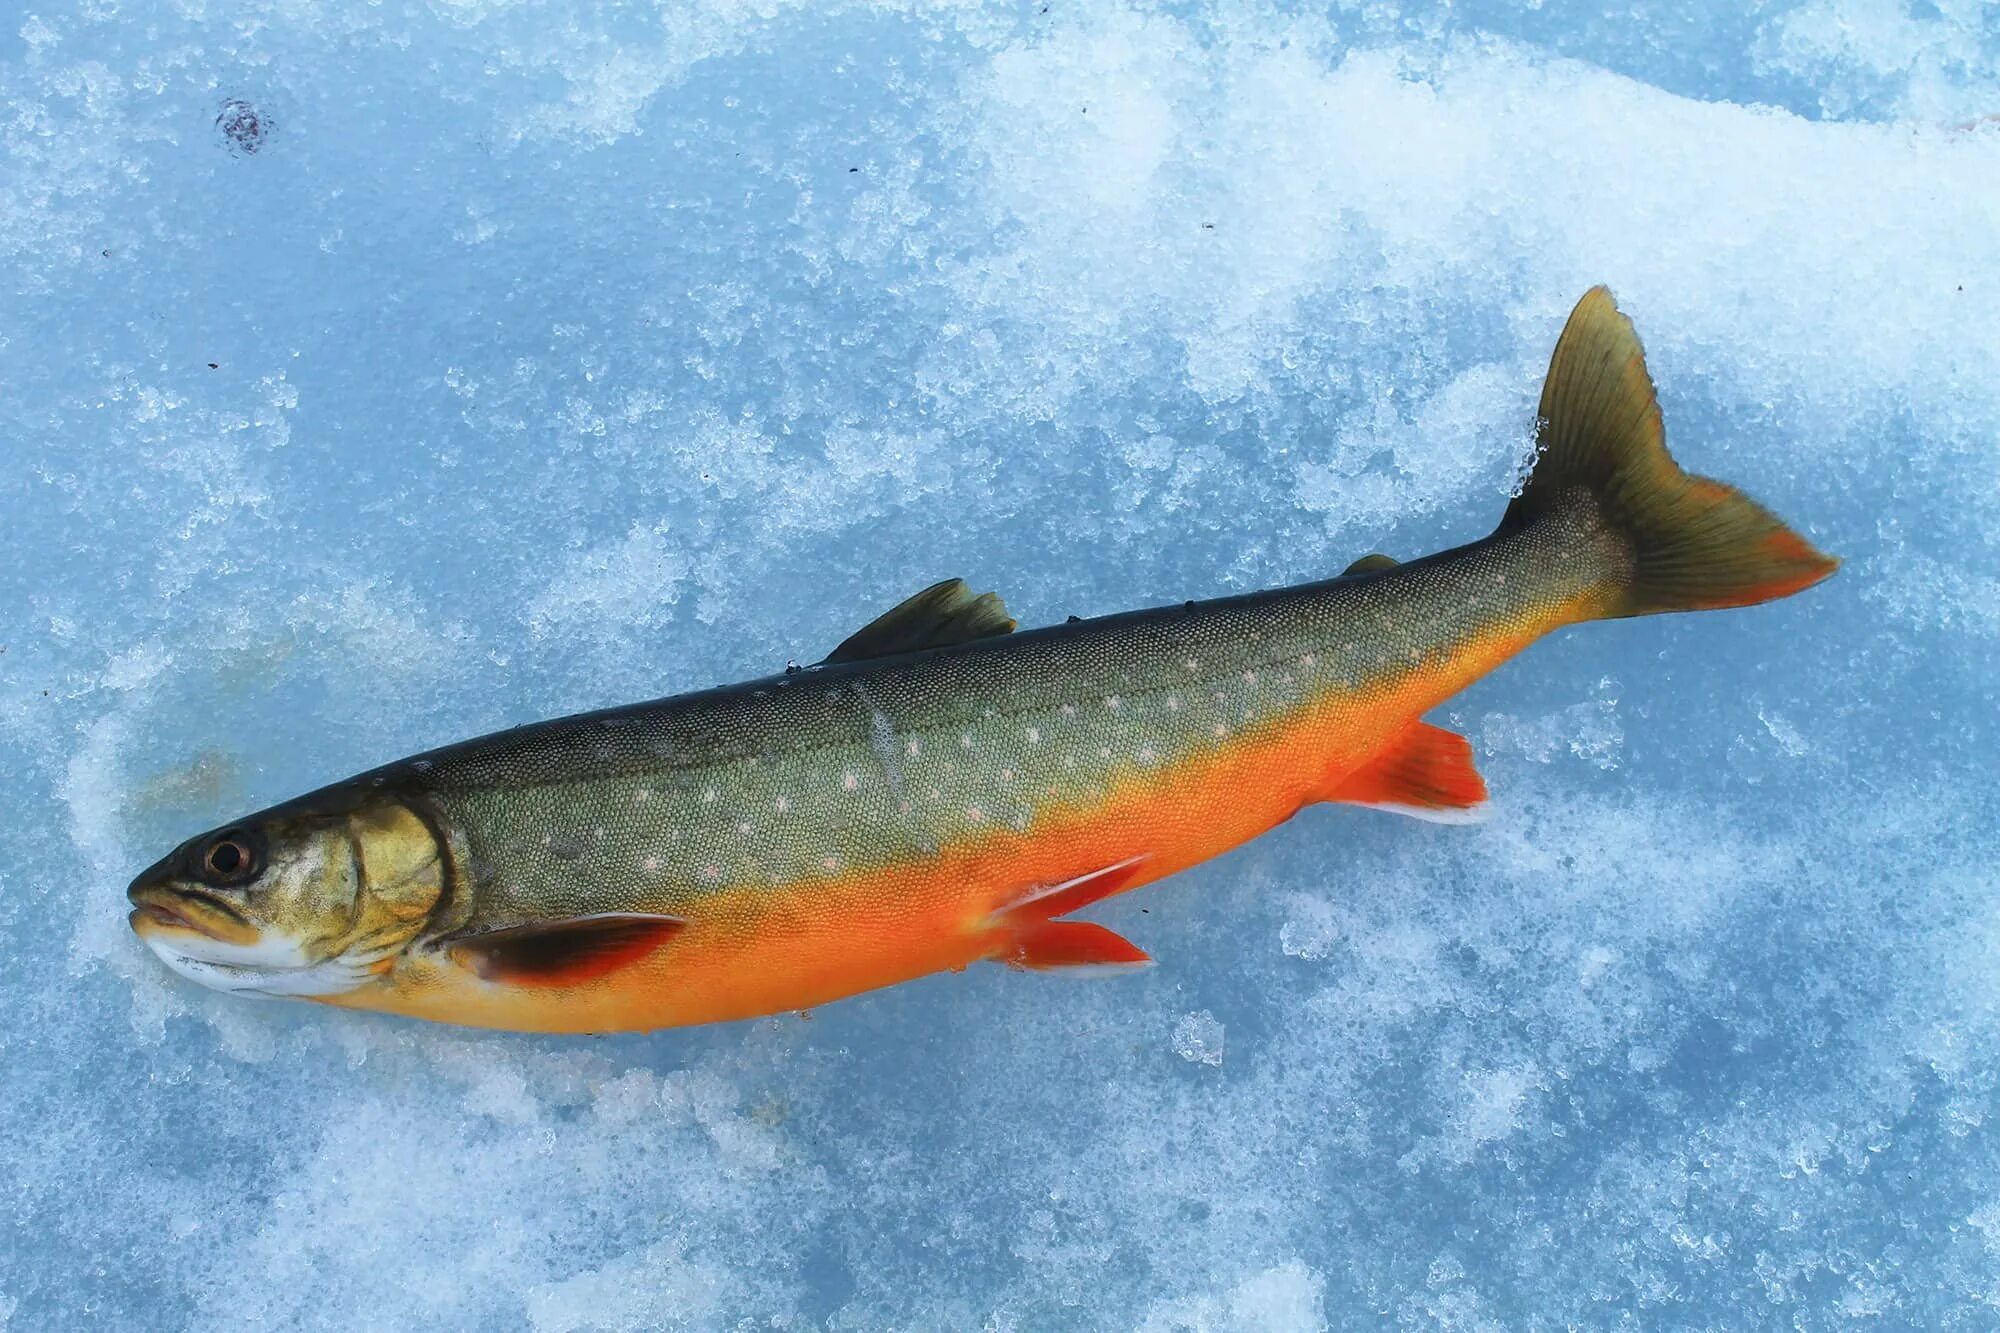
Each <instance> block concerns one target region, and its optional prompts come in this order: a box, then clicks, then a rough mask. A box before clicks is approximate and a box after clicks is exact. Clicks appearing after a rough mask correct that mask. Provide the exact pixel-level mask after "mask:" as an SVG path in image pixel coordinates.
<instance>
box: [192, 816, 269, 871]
mask: <svg viewBox="0 0 2000 1333" xmlns="http://www.w3.org/2000/svg"><path fill="white" fill-rule="evenodd" d="M263 860H264V857H263V840H262V839H260V838H258V837H257V835H256V834H255V833H253V832H251V831H250V830H249V829H241V828H232V829H224V830H223V831H222V832H220V833H218V834H216V835H215V836H214V837H212V838H210V839H209V840H208V842H207V843H206V844H204V845H203V847H202V849H201V852H200V858H199V867H200V873H201V878H202V879H204V880H206V881H207V882H208V883H210V884H215V885H231V884H242V883H244V882H245V881H247V880H251V879H255V878H256V876H257V874H258V872H259V871H261V870H262V869H263V868H264V866H263Z"/></svg>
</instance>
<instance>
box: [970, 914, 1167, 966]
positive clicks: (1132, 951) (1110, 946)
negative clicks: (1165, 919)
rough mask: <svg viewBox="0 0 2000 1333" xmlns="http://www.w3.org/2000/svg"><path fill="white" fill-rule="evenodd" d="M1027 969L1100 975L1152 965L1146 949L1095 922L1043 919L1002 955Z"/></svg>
mask: <svg viewBox="0 0 2000 1333" xmlns="http://www.w3.org/2000/svg"><path fill="white" fill-rule="evenodd" d="M1000 961H1001V962H1003V963H1005V964H1007V966H1009V967H1017V968H1021V969H1023V970H1024V971H1028V972H1057V971H1061V972H1073V973H1078V974H1087V975H1099V974H1110V973H1116V972H1132V971H1136V970H1137V969H1139V968H1142V967H1147V966H1150V965H1151V964H1152V961H1153V959H1152V957H1151V956H1150V955H1149V954H1147V952H1146V951H1145V950H1144V949H1141V948H1140V947H1139V946H1138V945H1136V944H1134V943H1132V941H1130V940H1128V939H1126V938H1125V937H1124V936H1123V935H1120V934H1119V933H1118V932H1117V931H1115V930H1110V929H1107V928H1106V927H1104V926H1100V925H1098V924H1097V923H1096V922H1094V921H1043V922H1039V923H1037V924H1035V925H1033V926H1030V927H1029V928H1027V929H1026V930H1023V931H1021V932H1020V933H1019V934H1017V935H1015V936H1014V941H1013V946H1012V948H1011V949H1010V950H1009V951H1008V952H1007V953H1005V954H1003V955H1002V956H1001V958H1000Z"/></svg>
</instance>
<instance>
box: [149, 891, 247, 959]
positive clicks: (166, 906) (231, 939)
mask: <svg viewBox="0 0 2000 1333" xmlns="http://www.w3.org/2000/svg"><path fill="white" fill-rule="evenodd" d="M125 896H126V897H127V898H129V899H131V900H132V911H131V914H130V915H129V916H127V917H126V920H127V921H128V922H129V923H130V924H131V926H132V929H133V931H134V932H135V933H137V934H139V935H141V936H144V935H147V934H149V933H151V932H155V931H162V930H166V931H184V932H186V933H188V934H192V935H200V936H202V937H203V938H205V939H211V940H215V941H218V942H220V943H224V944H249V943H254V942H255V940H256V939H257V936H258V934H259V932H258V930H257V928H256V927H255V926H253V925H251V924H250V922H249V921H248V920H246V919H245V918H244V916H243V914H242V913H241V912H239V911H237V910H236V909H235V908H234V907H231V906H230V905H229V904H228V903H225V902H223V901H222V900H221V899H219V898H216V897H213V896H211V895H209V894H206V893H202V892H200V891H199V890H195V889H169V888H163V887H155V886H141V885H136V884H135V885H133V886H132V888H130V889H129V890H127V891H126V894H125Z"/></svg>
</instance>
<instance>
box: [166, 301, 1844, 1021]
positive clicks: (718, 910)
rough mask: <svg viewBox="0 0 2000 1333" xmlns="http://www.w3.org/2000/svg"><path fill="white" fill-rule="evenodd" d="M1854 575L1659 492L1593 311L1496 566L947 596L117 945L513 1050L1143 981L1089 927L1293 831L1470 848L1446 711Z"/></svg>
mask: <svg viewBox="0 0 2000 1333" xmlns="http://www.w3.org/2000/svg"><path fill="white" fill-rule="evenodd" d="M1836 565H1837V561H1835V560H1834V559H1833V558H1831V557H1829V556H1827V555H1825V554H1823V553H1822V552H1821V551H1819V550H1818V549H1817V548H1816V547H1814V546H1813V544H1812V543H1811V542H1809V541H1808V540H1807V539H1806V538H1804V537H1802V536H1801V535H1799V534H1798V533H1797V532H1795V531H1793V530H1792V529H1791V528H1789V527H1787V526H1786V525H1785V524H1784V522H1783V521H1781V520H1780V519H1779V518H1777V517H1776V516H1775V515H1773V514H1772V513H1771V512H1770V511H1769V510H1767V509H1765V508H1764V507H1762V506H1761V505H1759V504H1758V503H1756V502H1755V501H1754V500H1751V499H1750V498H1748V497H1747V496H1745V495H1744V494H1743V493H1742V492H1741V491H1739V490H1737V489H1735V488H1734V487H1731V486H1728V485H1725V484H1723V483H1721V482H1718V481H1712V480H1709V479H1707V478H1705V477H1700V476H1695V475H1692V474H1689V473H1686V472H1683V471H1682V470H1681V468H1680V467H1679V466H1678V464H1676V463H1675V462H1674V460H1673V458H1672V457H1671V456H1670V455H1669V453H1668V451H1667V448H1666V443H1665V437H1664V433H1663V428H1662V423H1661V416H1660V409H1659V404H1658V401H1657V398H1656V396H1655V392H1654V386H1653V382H1652V379H1651V377H1650V375H1649V374H1648V372H1647V369H1646V363H1645V356H1644V352H1643V349H1642V348H1641V346H1640V343H1639V339H1638V335H1637V334H1636V332H1635V331H1634V329H1633V327H1632V324H1631V322H1630V321H1629V320H1628V319H1627V318H1626V316H1625V315H1624V314H1623V313H1622V312H1621V311H1620V310H1619V309H1618V307H1617V305H1616V303H1615V302H1614V301H1613V299H1612V297H1611V294H1610V293H1609V292H1608V291H1607V290H1606V289H1605V288H1603V287H1597V288H1593V289H1592V290H1591V291H1590V292H1589V293H1587V294H1586V295H1585V296H1584V297H1583V298H1582V300H1581V301H1579V302H1578V303H1577V305H1576V307H1575V309H1574V310H1573V311H1572V313H1571V314H1570V316H1569V319H1568V321H1567V323H1566V324H1565V325H1564V327H1563V330H1562V332H1561V334H1560V336H1559V338H1558V340H1557V343H1556V346H1555V351H1554V354H1553V356H1552V357H1551V359H1550V363H1549V370H1548V375H1547V379H1546V381H1545V383H1544V386H1543V389H1542V395H1541V403H1540V409H1539V414H1538V418H1537V425H1536V457H1535V459H1534V461H1533V463H1532V466H1531V468H1530V470H1529V471H1528V472H1527V474H1526V476H1525V479H1524V480H1523V481H1522V482H1521V483H1520V485H1519V486H1518V488H1517V489H1516V491H1515V493H1514V494H1513V495H1512V496H1511V497H1510V498H1509V502H1508V503H1507V505H1506V509H1505V512H1504V514H1503V516H1502V518H1501V520H1500V523H1499V526H1498V527H1497V528H1495V529H1494V530H1493V532H1491V533H1490V534H1489V535H1487V536H1485V537H1482V538H1480V539H1479V540H1477V541H1473V542H1471V543H1469V544H1467V545H1463V546H1458V547H1454V548H1452V549H1450V550H1445V551H1441V552H1438V553H1436V554H1433V555H1428V556H1424V557H1422V558H1419V559H1413V560H1409V561H1407V562H1399V561H1397V560H1394V559H1392V558H1390V557H1389V556H1386V555H1380V554H1371V555H1368V556H1364V557H1363V558H1362V559H1359V560H1357V561H1355V562H1354V563H1353V564H1352V565H1351V566H1349V567H1348V568H1347V569H1346V570H1344V571H1343V572H1342V573H1341V574H1339V575H1338V576H1335V577H1332V578H1329V579H1324V580H1320V581H1317V582H1312V583H1306V584H1301V585H1297V586H1292V587H1286V588H1279V589H1275V590H1272V591H1267V592H1260V593H1255V594H1249V595H1243V596H1233V597H1226V598H1222V599H1220V600H1213V601H1197V602H1186V603H1182V604H1178V605H1174V606H1169V607H1161V608H1156V609H1151V610H1142V611H1134V612H1127V613H1123V614H1117V615H1109V616H1103V617H1099V618H1095V619H1084V620H1075V619H1072V620H1071V621H1069V622H1067V623H1064V624H1061V625H1055V626H1051V627H1048V628H1043V629H1036V630H1030V631H1019V632H1017V627H1016V624H1015V622H1014V620H1013V619H1012V617H1011V616H1010V615H1009V614H1008V613H1007V610H1006V607H1005V605H1004V604H1003V602H1002V601H1001V599H1000V598H999V597H998V596H996V595H994V594H992V593H984V594H975V593H974V592H973V591H972V590H971V588H970V587H969V586H968V585H967V584H966V583H964V582H963V581H962V580H957V579H952V580H946V581H944V582H941V583H936V584H934V585H932V586H930V587H927V588H925V589H924V590H923V591H921V592H919V593H917V594H916V595H915V596H913V597H911V598H909V599H908V600H907V601H905V602H903V603H902V604H900V605H898V606H896V607H895V608H893V609H892V610H890V611H888V612H887V613H886V614H883V615H881V616H879V617H878V618H876V619H875V620H873V621H872V622H870V623H869V624H868V625H867V626H866V627H865V628H863V629H862V630H860V631H859V632H858V633H856V634H854V635H852V636H851V637H850V638H848V639H847V640H846V641H845V642H843V643H841V644H840V645H839V646H838V647H837V648H836V649H835V650H834V651H833V652H832V653H831V654H830V655H829V656H828V657H827V658H826V659H825V660H824V661H822V662H820V663H818V664H816V665H814V666H811V667H805V668H798V667H792V668H788V669H787V670H786V671H785V672H783V673H780V674H776V675H772V676H770V677H767V678H764V679H760V680H754V681H750V682H747V683H744V684H739V685H734V686H729V687H726V688H718V689H711V690H705V691H701V692H697V693H691V694H683V695H679V696H675V697H671V698H666V699H661V700H657V701H654V702H650V703H641V704H635V705H631V706H629V707H622V708H613V709H608V710H604V711H599V712H591V713H583V714H579V715H576V716H572V717H567V718H561V719H557V720H554V721H547V722H540V723H535V724H531V725H527V726H521V727H517V728H514V729H512V730H508V731H502V732H499V733H496V734H494V735H490V736H485V737H482V738H479V739H476V740H470V741H465V742H462V743H459V744H455V745H450V746H446V747H445V748H442V749H437V750H432V751H429V752H427V753H424V754H421V755H417V756H414V757H412V758H409V759H404V760H401V761H399V762H396V763H392V764H389V765H386V766H384V767H381V768H377V769H374V770H371V771H369V772H367V773H363V774H361V775H359V776H357V777H354V778H350V779H348V780H346V781H343V782H338V783H334V784H333V785H331V786H328V787H325V788H322V789H320V790H318V791H315V792H312V793H310V794H308V795H304V796H300V797H298V798H296V799H294V800H290V801H286V802H284V803H283V804H280V805H277V806H274V807H272V808H270V809H268V810H265V811H262V812H261V813H258V814H254V815H251V816H249V817H247V818H243V819H239V820H236V821H234V822H232V823H230V824H227V825H224V826H222V827H220V828H218V829H215V830H213V831H211V832H208V833H204V834H202V835H200V836H198V837H195V838H192V839H190V840H189V841H187V842H186V843H184V844H182V845H181V846H180V847H179V848H177V849H176V850H175V851H173V852H172V853H170V854H169V855H167V856H166V857H165V858H163V859H162V860H160V861H159V862H158V863H156V864H155V865H153V866H151V867H149V868H148V869H146V870H145V871H144V872H142V873H141V874H140V875H139V876H138V877H137V878H136V879H135V880H134V881H133V882H132V885H131V888H130V890H129V897H130V899H131V902H132V910H131V915H130V922H131V926H132V929H133V930H134V931H135V932H137V934H138V936H139V938H140V939H141V940H143V941H144V943H145V944H146V945H147V946H148V947H149V948H150V949H151V950H152V951H153V952H154V953H155V954H156V955H158V957H159V958H160V959H161V960H162V961H163V962H164V963H165V964H166V965H167V966H168V967H170V968H171V969H172V970H173V971H174V972H177V973H179V974H180V975H181V976H183V977H186V978H188V979H190V980H193V981H195V982H199V983H200V984H202V985H204V986H208V987H211V988H214V989H217V990H222V991H228V992H231V993H235V994H245V995H258V996H282V997H296V998H304V999H308V1000H312V1001H316V1002H319V1003H322V1004H327V1005H333V1006H339V1007H343V1008H347V1009H352V1010H366V1011H378V1012H386V1013H391V1014H398V1015H404V1016H408V1017H413V1018H418V1019H427V1020H433V1021H437V1022H443V1023H453V1024H462V1025H469V1026H474V1027H484V1028H499V1029H511V1030H517V1031H528V1032H577V1033H601V1032H613V1031H635V1030H652V1029H659V1028H667V1027H675V1026H681V1025H687V1024H697V1023H710V1022H721V1021H728V1020H740V1019H747V1018H754V1017H758V1016H762V1015H769V1014H777V1013H784V1012H788V1011H808V1010H811V1009H814V1008H817V1007H819V1006H822V1005H825V1004H829V1003H831V1002H833V1001H836V1000H840V999H842V998H845V997H848V996H852V995H856V994H859V993H861V992H864V991H870V990H874V989H876V988H878V987H884V986H889V985H893V984H896V983H899V982H903V981H907V980H912V979H914V978H918V977H923V976H928V975H930V974H933V973H943V972H953V971H962V970H964V969H966V968H968V967H970V966H972V965H973V964H976V963H982V962H991V963H998V964H1003V965H1006V966H1010V967H1014V968H1019V969H1025V970H1028V971H1033V972H1066V973H1078V974H1092V973H1105V972H1119V971H1124V970H1128V969H1132V968H1137V967H1142V966H1145V965H1147V964H1148V963H1150V961H1151V959H1150V957H1149V955H1148V954H1147V953H1146V952H1145V950H1144V949H1142V948H1141V947H1140V946H1139V945H1138V944H1136V943H1134V942H1132V941H1131V940H1129V939H1127V938H1125V937H1124V936H1122V935H1120V934H1118V933H1116V932H1114V931H1112V930H1111V929H1109V928H1108V927H1106V926H1103V925H1100V924H1097V923H1095V922H1092V921H1089V920H1087V919H1084V918H1082V917H1079V916H1078V915H1076V914H1077V913H1079V912H1081V911H1082V910H1083V909H1086V908H1088V907H1090V906H1091V905H1092V904H1094V903H1097V902H1100V901H1102V900H1104V899H1106V898H1108V897H1110V896H1112V895H1114V894H1119V893H1124V892H1127V891H1130V890H1132V889H1135V888H1137V887H1139V886H1141V885H1144V884H1148V883H1151V882H1153V881H1156V880H1159V879H1162V878H1164V877H1166V876H1169V875H1172V874H1174V873H1176V872H1178V871H1181V870H1184V869H1186V868H1188V867H1190V866H1193V865H1196V864H1198V863H1200V862H1203V861H1207V860H1209V859H1210V858H1212V857H1214V856H1217V855H1219V854H1220V853H1222V852H1224V851H1227V850H1229V849H1231V848H1234V847H1237V846H1239V845H1241V844H1243V843H1245V842H1248V841H1249V840H1251V839H1253V838H1255V837H1258V836H1259V835H1261V834H1263V833H1265V832H1267V831H1269V830H1270V829H1272V828H1274V827H1276V826H1277V825H1279V824H1281V823H1284V822H1285V821H1286V820H1287V819H1289V818H1290V817H1291V816H1292V815H1294V814H1296V813H1297V812H1298V811H1299V810H1301V809H1303V808H1304V807H1306V806H1308V805H1312V804H1315V803H1319V802H1334V803H1339V804H1345V805H1353V806H1363V807H1372V808H1375V809H1379V810H1388V811H1395V812H1400V813H1402V814H1406V815H1413V816H1416V817H1418V818H1423V819H1431V820H1440V821H1445V822H1460V821H1467V820H1471V819H1474V818H1476V817H1478V816H1479V815H1480V814H1481V813H1482V811H1483V808H1484V807H1485V805H1486V803H1487V789H1486V785H1485V782H1484V780H1483V779H1482V778H1481V776H1480V774H1479V772H1478V771H1477V769H1476V767H1475V765H1474V759H1473V752H1472V748H1471V746H1470V744H1469V743H1468V742H1467V740H1466V739H1465V737H1463V736H1460V735H1457V734H1455V733H1453V732H1451V731H1449V730H1447V729H1445V728H1443V727H1439V726H1437V725H1435V724H1433V723H1431V722H1427V721H1425V720H1424V715H1425V714H1426V713H1427V712H1429V711H1430V710H1431V709H1433V708H1435V707H1437V706H1438V705H1439V704H1440V703H1442V702H1443V701H1445V700H1447V699H1449V698H1451V697H1452V696H1453V695H1454V694H1456V693H1458V692H1459V691H1460V690H1462V689H1464V688H1465V687H1466V686H1467V685H1468V684H1470V683H1471V682H1473V681H1474V680H1477V679H1479V678H1480V677H1481V676H1484V675H1486V674H1487V673H1488V672H1490V671H1492V670H1494V669H1495V668H1496V667H1498V666H1499V665H1500V664H1501V663H1503V662H1505V661H1507V660H1508V659H1509V658H1512V657H1513V656H1514V655H1515V654H1517V653H1519V652H1521V651H1522V650H1523V649H1525V648H1526V647H1527V646H1528V645H1529V644H1531V643H1533V642H1535V641H1536V640H1538V639H1540V638H1542V637H1544V636H1545V635H1548V634H1550V633H1552V632H1553V631H1555V630H1558V629H1561V628H1564V627H1566V626H1570V625H1576V624H1581V623H1584V622H1588V621H1595V620H1607V619H1616V618H1621V617H1629V616H1646V615H1653V614H1659V613H1666V612H1678V611H1697V610H1710V609H1716V608H1723V607H1742V606H1751V605H1755V604H1758V603H1762V602H1767V601H1771V600H1773V599H1776V598H1781V597H1787V596H1790V595H1791V594H1793V593H1797V592H1799V591H1801V590H1803V589H1805V588H1807V587H1810V586H1811V585H1813V584H1816V583H1818V582H1820V581H1821V580H1822V579H1825V578H1826V577H1827V576H1829V575H1830V574H1832V573H1833V571H1834V569H1835V568H1836ZM1469 836H1476V835H1469Z"/></svg>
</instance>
